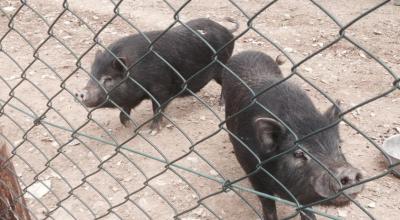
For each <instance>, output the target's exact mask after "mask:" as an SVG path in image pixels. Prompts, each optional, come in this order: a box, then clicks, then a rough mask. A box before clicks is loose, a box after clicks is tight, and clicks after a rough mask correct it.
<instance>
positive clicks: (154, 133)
mask: <svg viewBox="0 0 400 220" xmlns="http://www.w3.org/2000/svg"><path fill="white" fill-rule="evenodd" d="M157 133H158V132H157V130H156V129H154V130H152V131H151V132H150V135H151V136H155V135H156V134H157Z"/></svg>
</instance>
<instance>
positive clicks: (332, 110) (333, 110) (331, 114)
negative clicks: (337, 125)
mask: <svg viewBox="0 0 400 220" xmlns="http://www.w3.org/2000/svg"><path fill="white" fill-rule="evenodd" d="M335 104H336V105H337V106H338V107H337V106H335V105H332V106H331V107H329V108H328V109H327V110H326V111H325V113H324V116H325V117H326V118H327V119H328V120H329V121H330V122H334V121H336V120H338V119H339V115H340V113H342V111H341V110H340V102H339V101H336V102H335Z"/></svg>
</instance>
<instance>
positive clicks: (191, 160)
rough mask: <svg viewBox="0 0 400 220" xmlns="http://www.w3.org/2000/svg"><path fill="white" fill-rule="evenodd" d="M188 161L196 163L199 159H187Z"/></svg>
mask: <svg viewBox="0 0 400 220" xmlns="http://www.w3.org/2000/svg"><path fill="white" fill-rule="evenodd" d="M186 159H187V160H188V161H190V162H194V163H196V162H197V161H198V159H197V157H186Z"/></svg>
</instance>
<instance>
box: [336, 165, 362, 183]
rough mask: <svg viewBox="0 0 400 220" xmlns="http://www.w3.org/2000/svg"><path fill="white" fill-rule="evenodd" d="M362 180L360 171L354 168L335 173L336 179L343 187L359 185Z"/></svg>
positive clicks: (340, 169) (346, 168) (339, 170)
mask: <svg viewBox="0 0 400 220" xmlns="http://www.w3.org/2000/svg"><path fill="white" fill-rule="evenodd" d="M362 178H363V175H362V173H361V172H360V170H358V169H356V168H354V167H345V168H339V169H338V171H337V179H339V181H340V183H341V184H342V186H343V187H346V186H351V185H354V184H357V183H359V182H360V181H361V180H362Z"/></svg>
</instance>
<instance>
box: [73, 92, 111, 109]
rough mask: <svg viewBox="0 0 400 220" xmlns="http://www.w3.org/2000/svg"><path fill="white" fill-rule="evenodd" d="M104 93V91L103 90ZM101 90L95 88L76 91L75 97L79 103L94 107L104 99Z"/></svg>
mask: <svg viewBox="0 0 400 220" xmlns="http://www.w3.org/2000/svg"><path fill="white" fill-rule="evenodd" d="M103 93H104V92H103ZM103 93H102V92H101V91H98V90H96V89H91V90H90V89H87V88H84V89H83V90H81V91H79V92H76V93H75V97H76V99H77V100H79V101H80V102H81V103H83V104H84V105H85V106H86V107H95V106H97V105H99V104H101V103H102V102H103V101H104V99H105V98H104V95H103Z"/></svg>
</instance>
